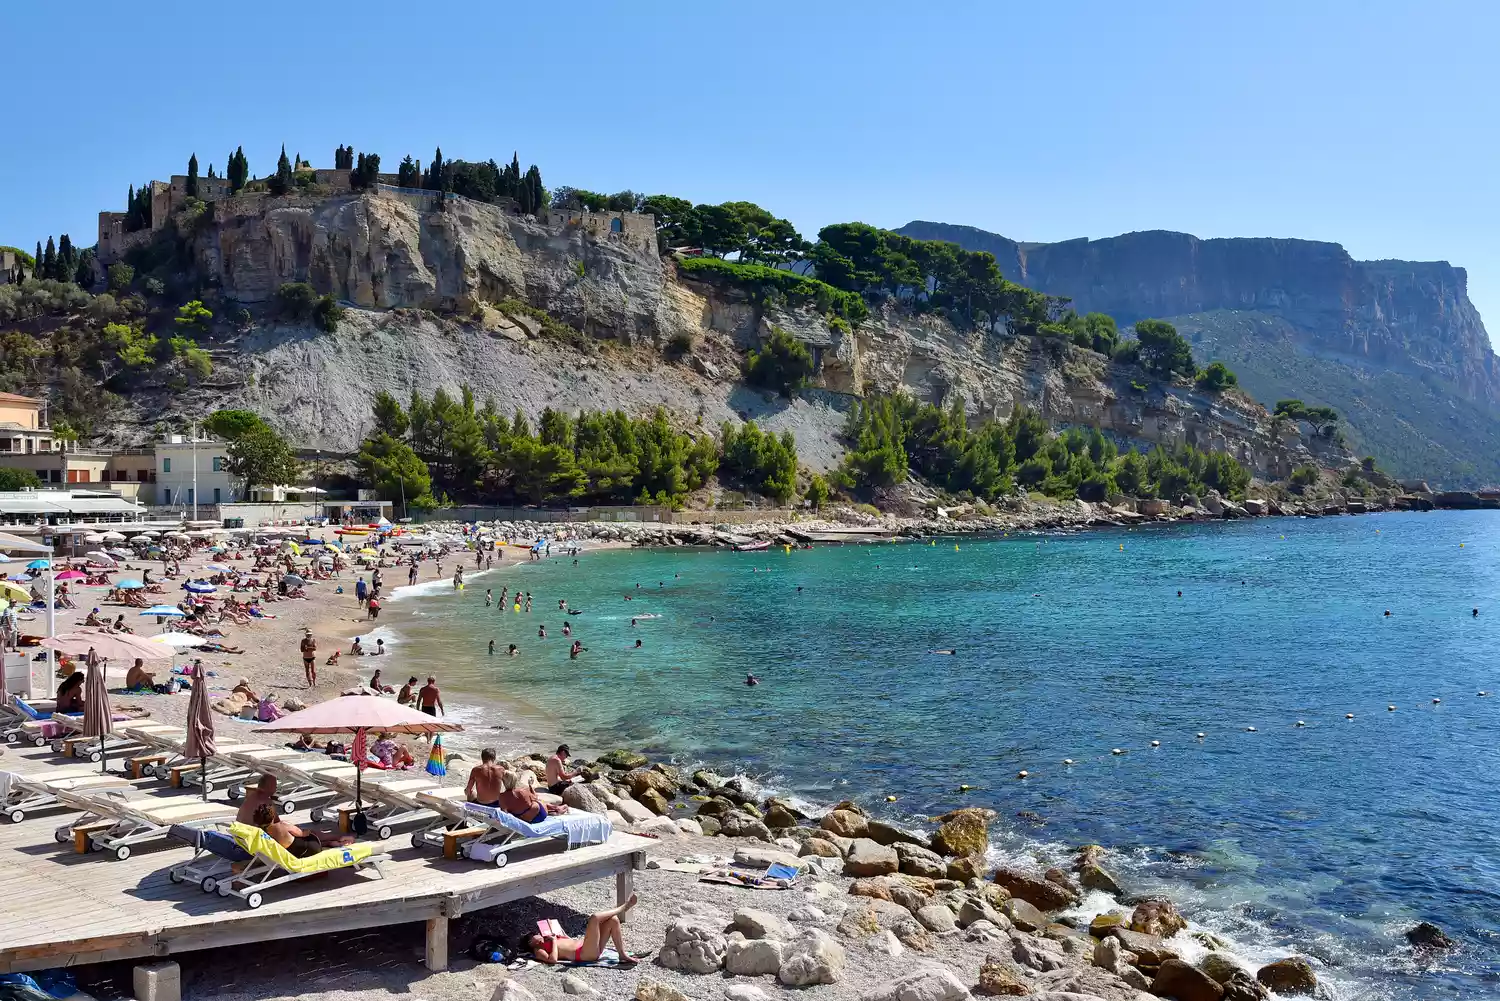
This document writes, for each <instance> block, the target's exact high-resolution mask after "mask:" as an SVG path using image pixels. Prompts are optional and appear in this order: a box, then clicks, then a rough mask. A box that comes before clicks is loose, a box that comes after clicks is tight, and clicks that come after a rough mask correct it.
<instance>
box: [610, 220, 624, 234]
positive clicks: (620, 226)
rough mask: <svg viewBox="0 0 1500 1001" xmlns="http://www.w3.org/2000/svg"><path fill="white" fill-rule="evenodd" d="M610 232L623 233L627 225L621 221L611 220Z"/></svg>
mask: <svg viewBox="0 0 1500 1001" xmlns="http://www.w3.org/2000/svg"><path fill="white" fill-rule="evenodd" d="M609 231H610V232H611V233H623V232H624V231H625V223H623V222H622V221H620V220H619V219H611V220H610V221H609Z"/></svg>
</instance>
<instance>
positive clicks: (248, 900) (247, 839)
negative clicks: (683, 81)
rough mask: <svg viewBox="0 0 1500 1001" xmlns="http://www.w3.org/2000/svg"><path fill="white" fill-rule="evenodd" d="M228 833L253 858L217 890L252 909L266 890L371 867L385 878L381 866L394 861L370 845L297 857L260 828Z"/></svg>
mask: <svg viewBox="0 0 1500 1001" xmlns="http://www.w3.org/2000/svg"><path fill="white" fill-rule="evenodd" d="M229 833H230V835H231V836H232V837H233V838H234V841H235V844H237V845H239V847H240V848H241V849H243V850H244V851H245V852H246V853H248V854H250V855H251V856H253V857H252V858H251V859H250V861H249V862H248V863H247V864H246V866H245V868H244V869H241V870H240V871H239V872H238V873H236V874H234V875H232V876H230V877H229V878H227V879H220V880H219V881H218V885H217V887H216V889H217V890H218V892H219V895H220V896H223V897H239V898H240V899H241V900H243V901H244V902H245V906H247V907H249V908H251V909H252V910H253V909H254V908H257V907H259V906H260V905H261V899H262V897H261V895H262V894H263V893H264V892H265V891H266V890H269V889H271V888H272V887H276V886H285V885H286V884H287V883H292V882H295V881H297V880H299V879H304V878H306V877H308V876H316V875H317V874H318V873H321V872H332V871H333V870H335V869H354V870H359V869H363V868H365V867H366V866H368V867H370V868H372V869H374V870H375V875H377V876H379V877H380V878H381V879H384V878H385V873H384V872H383V871H382V870H381V868H380V865H381V863H382V862H389V861H390V859H391V857H390V856H389V855H376V854H375V846H374V845H371V844H356V845H345V846H343V847H341V848H325V849H324V850H323V851H321V852H318V854H316V855H311V856H308V857H307V858H297V857H295V856H294V855H292V853H291V852H289V851H287V850H286V849H285V848H283V847H281V845H279V844H277V843H276V840H275V839H274V838H272V837H271V836H270V835H269V834H267V833H266V832H265V831H262V830H261V829H260V828H258V827H251V826H250V825H249V824H230V825H229Z"/></svg>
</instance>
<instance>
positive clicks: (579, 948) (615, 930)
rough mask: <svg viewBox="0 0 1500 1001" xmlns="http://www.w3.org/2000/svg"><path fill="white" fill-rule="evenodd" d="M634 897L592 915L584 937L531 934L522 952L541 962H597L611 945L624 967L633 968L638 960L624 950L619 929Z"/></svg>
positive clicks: (633, 901)
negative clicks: (617, 905) (613, 907)
mask: <svg viewBox="0 0 1500 1001" xmlns="http://www.w3.org/2000/svg"><path fill="white" fill-rule="evenodd" d="M637 901H638V898H637V897H636V895H635V894H633V893H632V894H631V895H630V899H629V900H627V901H625V903H623V904H621V905H620V906H619V907H616V908H615V909H614V910H610V911H600V912H599V913H598V914H590V915H589V923H588V925H587V927H585V928H584V930H583V938H569V937H568V936H566V935H542V934H540V933H538V932H531V933H530V934H528V935H523V936H521V948H520V951H521V952H530V953H531V955H532V956H533V957H534V958H535V959H536V960H537V961H538V962H542V963H594V962H597V961H598V959H599V956H600V954H601V953H603V952H604V946H605V945H606V944H610V943H612V944H613V945H614V947H615V954H616V955H617V956H619V964H620V965H621V966H627V967H628V966H634V965H635V964H636V963H637V962H638V960H637V958H636V957H635V956H632V955H631V954H630V953H628V952H626V951H625V933H624V932H623V931H622V930H621V928H620V918H621V917H623V916H624V914H625V913H626V912H627V911H629V910H630V909H631V908H632V907H634V906H635V905H636V903H637Z"/></svg>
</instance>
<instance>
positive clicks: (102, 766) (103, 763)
mask: <svg viewBox="0 0 1500 1001" xmlns="http://www.w3.org/2000/svg"><path fill="white" fill-rule="evenodd" d="M108 769H109V755H108V754H106V753H105V751H104V734H102V733H101V734H100V735H99V773H100V774H101V775H102V774H103V773H104V772H105V771H107V770H108Z"/></svg>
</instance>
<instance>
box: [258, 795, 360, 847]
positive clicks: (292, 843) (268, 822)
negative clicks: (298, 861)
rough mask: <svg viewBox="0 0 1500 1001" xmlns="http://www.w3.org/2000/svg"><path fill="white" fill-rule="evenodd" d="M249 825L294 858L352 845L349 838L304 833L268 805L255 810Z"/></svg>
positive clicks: (336, 835)
mask: <svg viewBox="0 0 1500 1001" xmlns="http://www.w3.org/2000/svg"><path fill="white" fill-rule="evenodd" d="M251 823H253V824H254V825H255V826H256V827H259V828H260V829H261V830H263V831H265V832H266V833H267V834H269V835H270V836H271V838H272V839H273V840H274V841H275V842H276V843H277V844H278V845H280V846H281V847H283V848H285V849H286V850H287V851H289V852H291V853H292V856H293V857H294V858H311V857H312V856H314V855H316V854H318V852H320V851H322V850H323V849H325V848H339V847H342V846H343V845H352V844H354V839H353V838H351V837H347V836H343V835H338V834H322V833H319V832H318V831H304V830H303V829H302V828H300V827H298V826H297V825H296V824H292V823H288V822H287V821H285V820H282V819H281V818H280V817H278V816H277V815H276V807H274V806H272V805H271V804H270V803H262V804H261V805H260V806H258V807H256V808H255V815H254V819H253V820H252V821H251Z"/></svg>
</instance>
